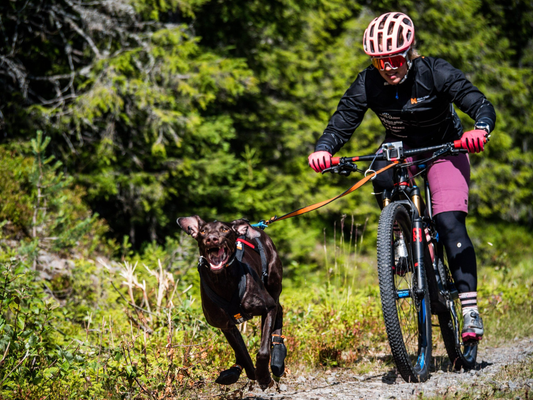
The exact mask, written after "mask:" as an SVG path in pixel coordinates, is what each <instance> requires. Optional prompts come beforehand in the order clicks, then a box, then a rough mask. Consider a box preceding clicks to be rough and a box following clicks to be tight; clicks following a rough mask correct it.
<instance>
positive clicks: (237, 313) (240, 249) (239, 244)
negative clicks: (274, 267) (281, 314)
mask: <svg viewBox="0 0 533 400" xmlns="http://www.w3.org/2000/svg"><path fill="white" fill-rule="evenodd" d="M255 241H256V244H257V248H256V246H254V245H253V244H252V243H250V242H248V241H246V240H245V237H244V236H241V237H239V238H238V239H237V240H236V251H235V255H234V256H233V259H232V260H231V261H230V262H229V263H228V264H227V265H226V267H228V266H229V265H231V264H233V263H234V262H235V263H236V265H237V269H238V276H239V277H240V279H239V286H238V287H239V290H238V291H236V292H235V293H234V294H233V296H232V298H231V300H229V301H228V300H226V299H224V298H222V297H220V296H219V295H218V294H216V293H215V291H214V290H213V289H211V288H210V287H209V285H208V284H207V282H206V277H205V273H206V272H207V270H206V269H205V268H202V267H203V266H206V267H208V263H207V260H206V259H205V258H204V257H200V259H199V260H198V273H199V274H200V285H201V287H202V289H203V290H204V293H205V294H206V295H207V297H209V298H210V299H211V301H212V302H213V303H215V304H217V305H218V306H220V307H221V308H222V309H223V310H224V311H225V312H226V314H227V315H228V317H229V318H230V319H231V320H232V321H233V322H234V323H235V324H242V323H243V322H244V321H248V320H249V319H251V318H252V315H250V314H247V313H245V312H244V311H243V310H242V306H241V301H242V298H243V297H244V292H245V291H246V282H247V277H248V275H251V276H252V278H253V279H254V280H255V281H256V282H257V283H258V284H259V285H260V286H261V289H264V285H265V284H266V281H267V278H268V263H267V259H266V254H265V250H264V247H263V244H262V243H261V241H260V240H259V239H255ZM243 244H245V245H247V246H248V247H250V248H252V249H253V250H255V251H256V252H257V253H259V255H260V256H261V268H262V277H261V278H262V279H261V278H260V277H259V276H258V275H257V272H255V270H254V269H253V268H250V266H249V265H248V264H246V263H245V262H243V261H242V259H243V257H244V246H243Z"/></svg>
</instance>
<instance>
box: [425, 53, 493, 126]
mask: <svg viewBox="0 0 533 400" xmlns="http://www.w3.org/2000/svg"><path fill="white" fill-rule="evenodd" d="M433 71H434V75H433V76H434V80H435V87H436V89H437V90H438V91H439V92H441V93H446V94H447V95H448V96H449V98H450V101H451V102H453V103H454V104H455V105H457V107H459V109H460V110H461V111H463V112H464V113H466V114H467V115H468V116H469V117H470V118H472V119H473V120H474V121H475V122H476V125H477V126H486V127H487V128H488V131H489V132H492V131H493V130H494V126H495V124H496V111H495V110H494V107H493V105H492V104H491V103H490V101H488V100H487V98H486V97H485V95H484V94H483V93H482V92H481V91H480V90H479V89H478V88H477V87H475V86H474V85H473V84H472V82H470V81H469V80H468V79H466V77H465V75H464V73H463V72H462V71H460V70H459V69H457V68H454V67H453V66H452V65H451V64H450V63H448V62H446V61H444V60H442V59H440V58H438V59H436V60H435V66H434V69H433Z"/></svg>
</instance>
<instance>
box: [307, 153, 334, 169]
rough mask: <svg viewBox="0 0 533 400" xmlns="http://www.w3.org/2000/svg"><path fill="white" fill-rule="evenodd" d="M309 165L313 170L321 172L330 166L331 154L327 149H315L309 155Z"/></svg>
mask: <svg viewBox="0 0 533 400" xmlns="http://www.w3.org/2000/svg"><path fill="white" fill-rule="evenodd" d="M308 160H309V166H310V167H311V168H313V169H314V170H315V172H322V171H324V170H325V169H326V168H329V167H331V154H330V153H328V152H327V151H315V152H314V153H311V154H310V155H309V158H308Z"/></svg>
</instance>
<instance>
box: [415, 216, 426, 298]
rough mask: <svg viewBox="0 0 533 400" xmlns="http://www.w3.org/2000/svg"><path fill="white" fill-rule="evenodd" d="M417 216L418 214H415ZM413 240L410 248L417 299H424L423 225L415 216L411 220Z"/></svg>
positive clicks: (420, 219) (418, 217)
mask: <svg viewBox="0 0 533 400" xmlns="http://www.w3.org/2000/svg"><path fill="white" fill-rule="evenodd" d="M416 214H418V213H416ZM412 226H413V240H412V246H413V258H414V262H415V268H416V273H417V277H418V288H417V292H416V294H417V296H418V298H419V299H421V298H422V297H424V290H425V285H424V280H423V271H424V268H425V263H424V238H423V236H422V235H423V234H424V225H423V223H422V218H420V216H419V215H416V216H415V217H414V218H413V224H412Z"/></svg>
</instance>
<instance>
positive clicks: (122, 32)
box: [0, 0, 533, 398]
mask: <svg viewBox="0 0 533 400" xmlns="http://www.w3.org/2000/svg"><path fill="white" fill-rule="evenodd" d="M390 10H398V11H403V12H406V13H407V14H409V15H410V16H411V18H412V19H413V20H414V22H415V25H416V40H417V47H418V49H419V52H420V53H421V54H422V55H426V56H438V57H442V58H444V59H446V60H447V61H449V62H450V63H451V64H452V65H454V66H455V67H457V68H460V69H461V70H463V71H464V72H465V74H466V75H467V77H468V78H469V79H470V80H471V81H472V82H473V83H474V84H475V85H476V86H478V87H479V88H480V89H481V90H482V91H483V92H484V93H485V94H486V96H487V97H488V98H489V100H490V101H491V102H492V103H493V104H494V106H495V108H496V111H497V118H498V119H497V124H496V130H495V131H494V133H493V134H492V135H491V139H490V142H489V143H488V145H487V146H486V150H485V151H484V152H483V153H482V154H480V155H473V156H472V157H471V161H472V166H473V168H472V187H471V196H470V208H471V212H470V216H469V229H470V234H471V236H472V239H473V241H474V244H475V245H476V248H477V254H478V262H479V265H480V266H481V271H482V272H481V275H482V277H483V279H482V287H483V290H485V292H484V294H485V300H484V301H485V306H486V307H487V309H490V310H492V311H491V312H494V313H496V314H490V315H495V316H496V315H497V316H498V318H493V321H494V332H497V330H496V325H499V324H500V322H501V321H504V319H502V320H500V319H499V317H501V318H506V316H508V315H511V314H512V311H513V310H516V311H517V312H518V311H519V308H520V312H524V309H525V310H527V312H528V313H529V314H528V315H531V307H532V303H531V300H529V299H530V298H531V297H532V296H531V295H532V294H533V293H532V289H531V282H532V279H531V278H532V275H533V272H531V261H532V260H533V250H532V246H531V243H533V234H532V233H531V228H532V227H533V205H532V204H533V192H532V190H531V186H532V184H533V123H532V122H533V121H532V115H533V93H532V91H531V88H532V86H533V74H532V73H531V71H532V69H533V39H532V38H533V3H531V1H527V0H520V1H518V0H512V1H509V0H498V1H485V0H483V1H481V0H480V1H478V0H466V1H463V0H461V1H459V0H450V1H446V2H444V1H440V0H423V1H416V2H414V1H403V2H397V1H379V2H369V1H366V2H355V1H354V2H345V1H340V0H301V1H296V0H280V1H262V0H246V1H222V0H216V1H215V0H212V1H206V0H182V1H178V0H167V1H163V0H162V1H154V0H91V1H79V0H40V1H21V0H9V1H7V0H6V1H3V2H1V4H0V137H1V145H0V170H1V176H2V178H1V180H0V199H1V203H0V226H1V229H2V231H1V238H0V239H1V241H0V246H1V253H0V261H1V265H2V267H1V268H2V276H1V277H0V279H1V280H2V287H3V289H2V290H3V291H2V296H1V297H0V301H1V302H2V317H1V320H0V335H1V338H0V354H3V359H2V360H1V361H0V391H1V392H0V393H2V395H3V396H7V397H6V398H12V397H11V396H14V395H15V396H19V397H20V398H32V396H33V395H35V396H37V393H47V395H48V396H50V398H83V396H87V398H94V397H96V398H98V397H99V396H101V398H109V396H111V394H113V395H116V396H117V398H120V396H124V393H129V394H130V395H131V394H137V395H139V396H147V398H148V397H150V396H152V395H153V393H156V392H157V393H160V394H165V395H168V396H174V395H176V393H178V392H179V391H180V390H181V391H186V390H192V389H191V388H193V389H194V388H196V389H198V388H199V387H201V386H202V385H201V384H200V383H201V382H204V381H206V380H207V381H208V380H209V379H211V378H210V375H209V374H211V375H213V374H214V373H215V372H216V371H213V370H212V369H213V368H214V366H217V367H219V366H220V367H222V366H226V367H227V364H229V363H231V362H232V361H231V357H230V355H229V354H226V353H229V351H228V350H227V349H226V347H225V344H224V340H223V339H222V338H221V337H220V335H219V334H218V333H217V332H216V331H215V330H212V329H210V328H209V327H208V326H206V325H205V323H204V322H203V317H202V316H201V311H200V309H199V304H198V302H199V301H198V300H199V299H198V285H197V276H196V271H195V268H194V266H195V258H196V250H195V249H194V246H193V243H192V240H191V239H190V238H189V237H187V236H185V235H183V234H182V233H180V232H179V230H178V227H177V225H176V223H175V220H176V218H177V217H178V216H189V215H194V214H198V215H200V216H201V217H202V218H203V219H204V220H213V219H218V220H223V221H230V220H232V219H236V218H240V217H246V218H248V219H249V220H250V221H252V222H257V221H259V220H261V219H267V218H269V217H271V216H273V215H281V214H284V213H285V212H288V211H291V210H293V209H296V208H299V207H301V206H303V205H307V204H312V203H315V202H318V201H321V200H324V199H327V198H330V197H333V196H334V195H337V194H339V193H341V192H342V191H343V190H345V189H346V188H348V187H349V186H351V185H352V184H353V182H354V180H355V179H357V177H355V178H354V177H350V178H343V177H337V176H322V175H319V174H315V173H314V172H313V171H312V170H311V169H310V168H309V167H308V165H307V156H308V154H310V153H311V152H312V151H313V147H314V144H315V142H316V140H317V138H318V137H319V136H320V135H321V133H322V131H323V129H324V128H325V126H326V124H327V121H328V119H329V117H330V116H331V114H332V113H333V111H334V110H335V107H336V105H337V103H338V101H339V99H340V97H341V96H342V94H343V93H344V91H345V90H346V89H347V88H348V86H349V85H350V83H351V82H352V81H353V80H354V79H355V77H356V76H357V73H358V72H359V71H361V70H362V69H364V68H366V66H368V64H369V60H368V57H367V56H366V55H365V54H364V52H363V50H362V45H361V38H362V35H363V32H364V29H365V28H366V26H367V25H368V23H369V22H370V21H371V19H372V18H374V17H375V16H377V15H379V14H381V13H383V12H386V11H390ZM459 115H460V117H461V119H462V120H463V124H464V127H465V130H467V129H470V128H471V127H472V125H473V121H472V120H470V118H469V117H468V116H466V115H464V114H463V113H461V112H460V111H459ZM382 135H383V128H382V126H381V124H380V122H379V120H378V119H377V117H376V116H375V115H374V114H373V113H372V112H368V113H367V115H366V116H365V120H364V122H363V123H362V125H361V126H360V127H359V128H358V130H357V132H356V133H355V135H354V137H353V139H352V140H351V142H350V143H349V144H347V145H346V146H345V147H344V148H343V149H342V151H341V152H340V153H339V154H342V155H354V154H361V153H368V152H371V151H372V150H374V149H375V148H376V147H377V146H378V145H379V143H380V140H381V138H382ZM370 193H371V186H370V185H367V186H365V187H364V188H363V189H362V190H359V191H357V192H355V193H353V194H351V195H350V196H346V197H344V198H342V199H340V200H338V201H336V202H334V203H332V204H330V205H328V206H327V207H325V208H322V209H320V210H318V211H316V212H313V213H310V214H307V215H305V216H301V217H297V218H293V219H289V220H286V221H283V222H277V223H275V224H273V225H272V226H271V227H269V228H268V233H269V234H270V235H271V236H272V238H273V239H274V241H275V243H276V246H277V248H278V250H279V252H280V254H281V255H282V257H283V262H284V267H285V270H284V273H285V276H284V279H285V281H284V287H285V291H284V295H283V296H282V301H285V303H286V307H287V315H286V324H287V326H288V328H287V329H288V330H287V331H288V332H289V333H290V334H291V335H289V336H290V338H289V339H288V340H289V343H290V348H291V349H292V351H293V355H292V356H290V357H293V358H292V359H291V358H289V361H290V362H292V363H293V365H294V367H293V368H297V367H298V365H299V364H298V362H299V361H302V360H305V363H306V364H307V365H311V366H320V365H337V364H338V363H340V362H341V361H340V358H339V357H337V355H338V354H340V352H341V351H344V350H346V349H350V348H353V346H354V345H353V343H354V340H358V341H359V342H358V343H362V344H361V345H359V347H358V350H357V351H356V352H355V353H354V354H355V355H354V358H353V360H355V359H357V357H356V355H357V354H359V355H360V354H365V352H368V351H369V348H374V349H375V348H378V347H379V346H382V344H383V342H384V336H383V335H384V333H383V330H382V327H381V325H382V324H381V323H380V320H379V305H378V303H377V302H376V298H377V288H376V286H375V279H376V277H375V271H374V270H373V268H375V254H374V249H375V235H376V227H377V220H378V216H379V208H378V207H377V206H376V204H375V200H374V199H373V197H372V196H371V194H370ZM143 265H144V266H146V268H145V267H143ZM373 265H374V267H373ZM141 282H142V283H141ZM195 299H196V303H195ZM128 303H129V304H128ZM311 305H313V307H314V308H316V309H317V310H320V312H317V313H314V312H312V309H314V308H313V307H311ZM491 307H492V308H491ZM524 307H525V308H524ZM340 310H341V311H342V312H340ZM498 312H500V313H501V315H500V314H498ZM343 313H344V314H343ZM333 320H335V321H336V322H335V324H331V322H332V321H333ZM306 324H307V328H308V329H307V334H304V333H302V332H299V331H298V330H297V329H296V327H297V326H300V327H302V326H305V325H306ZM489 324H490V322H489ZM502 324H503V322H502ZM113 327H115V328H113ZM291 327H293V328H291ZM291 329H293V330H291ZM517 329H520V328H517ZM130 330H131V332H130ZM134 331H137V332H141V333H139V334H138V335H137V334H134ZM249 331H250V332H249V336H248V339H247V340H248V344H249V346H250V347H251V348H252V350H253V349H254V348H255V349H256V344H257V327H256V326H252V327H249ZM325 331H327V332H329V333H328V337H330V338H329V339H328V338H324V337H322V338H320V337H319V338H316V337H314V336H313V334H312V332H322V333H323V332H325ZM58 332H59V334H58ZM347 332H348V333H347ZM369 332H370V334H369ZM521 332H522V334H531V326H527V324H526V325H524V328H523V331H521ZM130 333H131V335H130ZM306 335H307V336H306ZM373 335H374V336H373ZM495 336H496V335H495ZM169 341H170V343H178V344H177V345H176V346H175V349H176V350H175V352H174V351H173V352H172V354H170V353H169V351H168V348H169V347H168V346H167V345H168V343H169ZM195 343H196V344H195ZM198 343H207V344H205V345H202V346H200V347H194V346H196V345H197V344H198ZM365 343H366V344H365ZM380 343H381V344H380ZM179 346H184V347H179ZM186 346H189V347H186ZM254 346H255V347H254ZM365 346H366V347H365ZM170 348H171V349H173V348H174V347H173V346H170ZM165 349H166V350H165ZM191 349H192V350H191ZM383 349H386V347H383ZM297 350H299V353H298V352H297ZM384 351H386V350H384ZM357 352H358V353H357ZM193 353H194V354H193ZM356 353H357V354H356ZM195 354H196V355H195ZM191 357H192V358H191ZM195 357H196V358H195ZM343 360H344V361H342V362H343V363H345V364H346V363H348V364H349V360H348V361H346V358H343ZM353 360H352V361H353ZM156 361H157V362H156ZM290 362H289V364H290ZM148 365H150V366H151V368H150V369H148V368H147V366H148ZM350 365H352V366H353V365H355V364H353V363H352V364H350ZM142 366H144V367H143V368H145V369H144V370H142V368H141V367H142ZM104 372H105V373H104ZM199 382H200V383H199ZM198 390H200V389H198ZM180 393H182V392H180ZM183 393H185V392H183ZM183 393H182V394H183ZM187 393H188V392H187ZM70 396H72V397H70Z"/></svg>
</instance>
